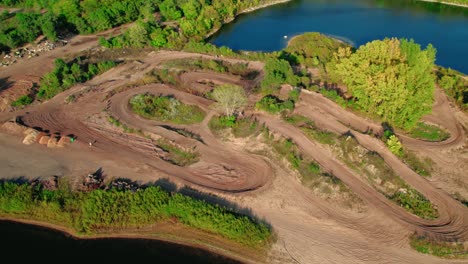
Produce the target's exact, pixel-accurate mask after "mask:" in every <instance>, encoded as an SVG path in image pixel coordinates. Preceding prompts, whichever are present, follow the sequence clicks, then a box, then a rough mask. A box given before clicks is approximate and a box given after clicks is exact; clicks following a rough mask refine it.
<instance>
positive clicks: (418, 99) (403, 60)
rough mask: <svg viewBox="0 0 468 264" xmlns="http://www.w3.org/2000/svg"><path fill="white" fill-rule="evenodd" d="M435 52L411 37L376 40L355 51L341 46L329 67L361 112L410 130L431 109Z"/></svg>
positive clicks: (430, 47) (430, 46) (432, 48)
mask: <svg viewBox="0 0 468 264" xmlns="http://www.w3.org/2000/svg"><path fill="white" fill-rule="evenodd" d="M435 53H436V50H435V49H434V47H433V46H432V45H429V46H428V47H427V48H426V49H425V50H421V47H420V46H419V45H418V44H416V43H414V42H413V41H412V40H411V41H408V40H405V39H402V40H398V39H394V38H393V39H385V40H376V41H372V42H370V43H368V44H366V45H364V46H361V47H360V48H359V49H358V50H357V51H356V52H355V53H351V51H350V49H349V48H348V49H343V48H341V49H340V50H339V52H338V53H337V54H336V60H335V61H333V62H332V63H331V64H330V65H329V70H330V72H331V73H332V75H334V76H335V77H337V78H338V79H340V80H341V81H342V82H343V83H344V84H345V85H346V86H347V87H348V91H349V92H351V94H352V95H353V96H354V98H355V100H356V103H357V105H358V106H359V107H360V108H362V109H363V110H364V111H366V112H369V113H374V114H377V115H379V116H381V117H382V118H383V119H384V120H386V121H388V122H390V123H392V124H393V125H395V126H397V127H401V128H405V129H410V128H412V127H413V126H414V125H415V124H416V123H417V121H418V120H419V119H420V118H421V117H422V116H423V115H425V114H427V113H429V112H430V111H431V108H432V103H433V101H434V96H433V93H434V82H435V80H434V75H433V73H432V70H433V68H434V60H435Z"/></svg>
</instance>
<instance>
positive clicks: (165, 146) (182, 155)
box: [156, 139, 200, 166]
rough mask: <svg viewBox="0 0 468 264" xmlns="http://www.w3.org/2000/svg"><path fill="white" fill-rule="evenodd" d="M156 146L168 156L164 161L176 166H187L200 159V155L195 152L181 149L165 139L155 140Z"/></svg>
mask: <svg viewBox="0 0 468 264" xmlns="http://www.w3.org/2000/svg"><path fill="white" fill-rule="evenodd" d="M156 144H157V145H158V147H160V148H161V149H162V150H164V151H165V152H167V153H168V154H169V155H168V156H167V157H166V158H164V159H165V160H166V161H169V162H171V163H173V164H175V165H178V166H188V165H190V164H193V163H195V162H197V161H198V160H199V158H200V155H199V154H198V153H197V152H195V151H193V150H185V149H182V148H180V147H178V146H176V145H175V144H172V143H171V142H169V141H167V140H165V139H159V140H157V141H156Z"/></svg>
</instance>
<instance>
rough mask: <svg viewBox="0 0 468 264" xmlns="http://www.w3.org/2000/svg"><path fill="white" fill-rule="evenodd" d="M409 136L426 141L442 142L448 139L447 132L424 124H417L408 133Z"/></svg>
mask: <svg viewBox="0 0 468 264" xmlns="http://www.w3.org/2000/svg"><path fill="white" fill-rule="evenodd" d="M410 135H411V136H412V137H414V138H418V139H423V140H428V141H443V140H446V139H447V138H449V137H450V134H449V133H448V132H447V131H445V130H443V129H441V128H439V127H437V126H434V125H430V124H427V123H424V122H418V123H417V124H416V126H415V127H414V128H413V129H412V130H411V131H410Z"/></svg>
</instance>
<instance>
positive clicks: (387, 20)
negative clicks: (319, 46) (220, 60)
mask: <svg viewBox="0 0 468 264" xmlns="http://www.w3.org/2000/svg"><path fill="white" fill-rule="evenodd" d="M310 31H318V32H322V33H324V34H327V35H332V36H335V37H338V38H342V39H345V40H347V41H348V42H350V43H352V44H353V45H355V46H359V45H362V44H365V43H366V42H369V41H372V40H375V39H383V38H385V37H398V38H409V39H410V38H412V39H414V40H415V41H416V42H417V43H420V44H421V45H422V46H423V47H425V46H426V45H427V44H428V43H432V44H433V45H434V46H435V47H436V49H437V59H436V64H439V65H442V66H445V67H451V68H453V69H456V70H459V71H462V72H464V73H468V8H460V7H453V6H448V5H441V4H437V3H427V2H420V1H414V0H413V1H412V0H332V1H330V0H326V1H324V0H293V1H291V2H288V3H286V4H279V5H275V6H271V7H268V8H265V9H260V10H257V11H255V12H252V13H248V14H243V15H241V16H239V17H238V18H237V19H236V20H235V21H234V22H232V23H230V24H228V25H225V26H224V27H223V28H222V29H221V30H220V31H219V32H218V33H217V34H216V35H214V36H213V37H212V38H211V40H210V41H211V42H212V43H213V44H216V45H218V46H223V45H224V46H228V47H230V48H232V49H234V50H252V51H275V50H280V49H282V48H284V47H285V46H286V44H287V41H288V40H289V39H290V38H291V37H292V36H294V35H297V34H301V33H303V32H310ZM285 35H286V36H288V38H287V39H285V38H284V36H285Z"/></svg>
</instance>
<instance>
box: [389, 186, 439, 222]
mask: <svg viewBox="0 0 468 264" xmlns="http://www.w3.org/2000/svg"><path fill="white" fill-rule="evenodd" d="M404 187H406V188H404V189H405V190H399V191H397V192H395V193H394V194H393V195H392V196H390V197H389V198H390V199H391V200H393V201H394V202H396V203H397V204H399V205H400V206H401V207H403V208H405V209H406V210H408V211H409V212H410V213H412V214H415V215H417V216H419V217H421V218H424V219H435V218H437V217H438V213H437V209H435V208H434V207H433V206H432V204H431V202H430V201H429V200H427V199H426V197H424V196H423V195H422V194H420V193H419V192H418V191H416V190H414V189H412V188H409V186H406V185H405V186H404Z"/></svg>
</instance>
